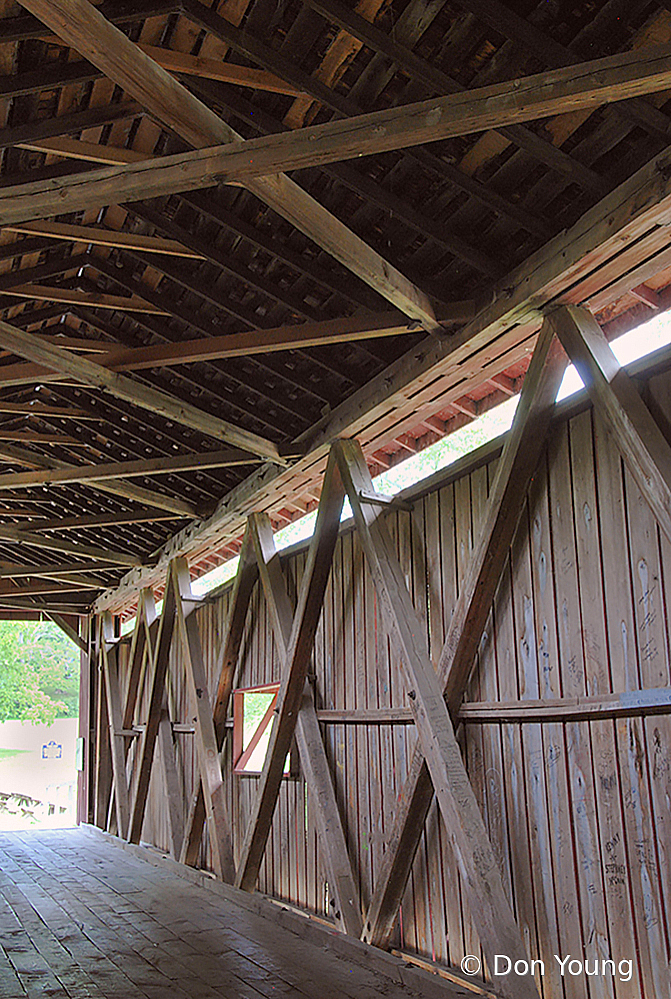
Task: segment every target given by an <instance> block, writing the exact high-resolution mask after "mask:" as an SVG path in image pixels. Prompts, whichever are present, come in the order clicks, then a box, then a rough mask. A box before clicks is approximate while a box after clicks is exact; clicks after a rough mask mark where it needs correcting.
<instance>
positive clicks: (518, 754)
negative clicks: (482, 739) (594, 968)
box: [495, 521, 538, 953]
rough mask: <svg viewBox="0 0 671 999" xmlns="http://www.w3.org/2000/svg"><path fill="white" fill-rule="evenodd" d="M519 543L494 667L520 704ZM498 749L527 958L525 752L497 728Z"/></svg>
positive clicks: (531, 926) (532, 932)
mask: <svg viewBox="0 0 671 999" xmlns="http://www.w3.org/2000/svg"><path fill="white" fill-rule="evenodd" d="M525 530H526V521H523V522H522V523H521V524H520V525H519V526H518V533H520V534H522V533H524V531H525ZM519 547H520V542H519V541H518V540H517V537H515V538H514V539H513V542H512V545H511V554H510V557H509V559H508V562H507V564H506V566H505V568H504V572H503V575H502V579H501V582H500V584H499V587H498V590H497V595H496V604H495V619H496V661H497V666H498V681H499V694H500V696H501V699H502V700H518V699H519V696H520V688H519V677H518V665H517V649H518V643H517V636H516V633H515V621H514V605H515V602H516V601H515V597H516V594H514V593H513V580H514V578H515V577H514V573H513V570H512V566H511V560H512V552H516V551H518V550H519ZM501 744H502V750H503V765H504V768H505V774H506V780H505V785H504V793H505V799H506V813H507V819H508V828H509V837H510V871H511V883H512V890H513V895H514V901H515V915H516V917H517V922H518V924H519V926H520V930H521V932H522V938H523V940H524V942H525V944H526V947H527V949H528V950H529V951H530V952H531V953H535V952H537V951H538V934H537V930H536V915H535V903H536V899H535V890H534V879H533V875H532V869H531V851H530V848H529V842H530V833H529V822H530V819H531V810H530V808H529V801H528V795H527V786H526V781H525V772H524V771H525V762H524V746H523V742H522V726H520V725H510V724H504V725H502V726H501Z"/></svg>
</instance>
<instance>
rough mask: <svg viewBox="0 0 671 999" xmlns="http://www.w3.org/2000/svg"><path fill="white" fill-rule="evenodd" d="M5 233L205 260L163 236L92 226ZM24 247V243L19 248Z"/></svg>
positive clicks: (14, 228) (43, 225) (17, 228)
mask: <svg viewBox="0 0 671 999" xmlns="http://www.w3.org/2000/svg"><path fill="white" fill-rule="evenodd" d="M3 228H4V230H5V232H15V233H19V234H21V235H27V236H35V235H37V236H48V237H49V238H50V239H60V240H64V241H66V242H69V243H87V244H89V243H90V244H92V245H94V246H107V247H111V248H119V249H122V250H135V251H136V252H138V253H162V254H164V255H166V256H169V257H186V258H187V259H189V260H204V259H205V258H204V257H203V256H202V255H201V254H200V253H194V252H193V250H188V249H187V248H186V247H184V246H182V245H181V244H180V243H178V242H177V241H176V240H174V239H163V238H162V237H160V236H140V235H138V234H136V233H132V232H114V230H112V229H98V228H96V227H94V226H91V225H69V224H67V223H65V222H26V223H24V224H23V225H8V226H4V227H3ZM17 245H18V246H19V247H20V245H21V244H20V243H19V244H17Z"/></svg>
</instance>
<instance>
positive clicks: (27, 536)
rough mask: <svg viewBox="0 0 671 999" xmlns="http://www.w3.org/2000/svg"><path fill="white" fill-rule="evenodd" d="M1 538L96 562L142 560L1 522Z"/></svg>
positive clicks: (136, 563)
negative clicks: (43, 536) (48, 536)
mask: <svg viewBox="0 0 671 999" xmlns="http://www.w3.org/2000/svg"><path fill="white" fill-rule="evenodd" d="M0 540H2V541H18V542H20V543H21V544H22V545H28V547H30V548H42V549H45V550H46V551H48V552H51V553H52V554H53V553H54V552H61V553H62V554H63V555H73V556H74V557H75V558H90V559H94V560H95V561H96V562H101V561H102V560H103V559H104V560H106V561H107V560H108V561H110V562H114V564H115V565H125V566H139V565H142V560H141V559H140V558H136V557H135V556H133V555H128V554H127V553H125V552H117V551H114V550H113V549H110V548H96V547H95V546H92V545H74V544H70V543H69V542H68V541H57V540H56V538H41V537H40V536H39V534H31V533H30V531H24V530H20V529H19V528H18V527H17V526H15V525H14V524H0Z"/></svg>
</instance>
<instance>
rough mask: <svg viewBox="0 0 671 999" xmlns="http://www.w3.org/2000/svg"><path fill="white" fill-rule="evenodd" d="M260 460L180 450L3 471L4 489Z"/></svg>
mask: <svg viewBox="0 0 671 999" xmlns="http://www.w3.org/2000/svg"><path fill="white" fill-rule="evenodd" d="M259 460H260V459H259V458H258V457H257V456H256V455H255V454H245V453H244V451H234V450H229V451H205V452H201V453H190V454H180V455H175V456H174V457H168V456H165V457H160V458H143V459H140V460H138V461H116V462H105V463H102V464H99V465H81V466H68V467H65V468H45V469H40V470H39V471H33V472H12V473H10V474H7V475H0V490H3V489H18V488H23V487H26V486H28V487H30V486H38V485H44V484H46V483H49V484H51V485H64V484H65V483H68V482H76V483H95V484H97V483H99V482H103V481H105V480H106V479H117V478H120V479H123V478H133V477H134V476H142V477H144V476H150V475H171V474H173V473H174V472H194V471H199V470H200V469H204V468H230V467H232V466H237V465H255V464H258V462H259Z"/></svg>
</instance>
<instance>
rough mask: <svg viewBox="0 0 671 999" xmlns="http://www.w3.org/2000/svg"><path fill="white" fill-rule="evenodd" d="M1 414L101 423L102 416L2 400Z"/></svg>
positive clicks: (41, 404) (83, 411)
mask: <svg viewBox="0 0 671 999" xmlns="http://www.w3.org/2000/svg"><path fill="white" fill-rule="evenodd" d="M0 413H11V414H12V416H34V417H37V418H39V417H40V416H43V417H45V418H49V417H58V419H61V420H93V421H95V422H97V423H98V422H100V421H101V420H103V419H104V417H102V416H96V415H92V414H91V413H87V412H86V411H85V410H83V409H74V408H68V407H66V406H47V405H44V404H43V403H39V402H38V403H30V402H5V401H4V399H0Z"/></svg>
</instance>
